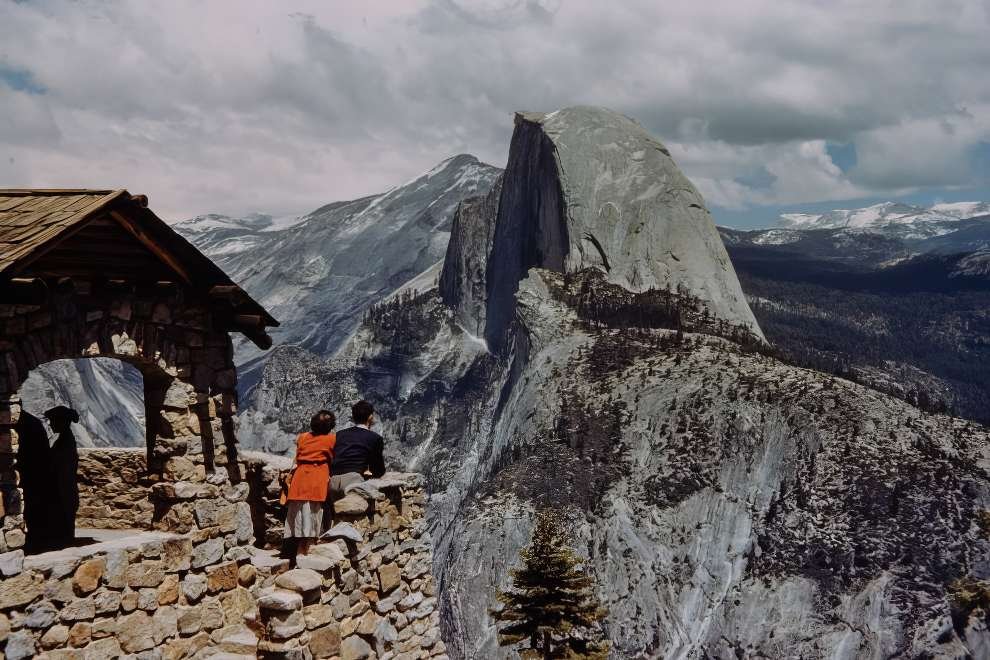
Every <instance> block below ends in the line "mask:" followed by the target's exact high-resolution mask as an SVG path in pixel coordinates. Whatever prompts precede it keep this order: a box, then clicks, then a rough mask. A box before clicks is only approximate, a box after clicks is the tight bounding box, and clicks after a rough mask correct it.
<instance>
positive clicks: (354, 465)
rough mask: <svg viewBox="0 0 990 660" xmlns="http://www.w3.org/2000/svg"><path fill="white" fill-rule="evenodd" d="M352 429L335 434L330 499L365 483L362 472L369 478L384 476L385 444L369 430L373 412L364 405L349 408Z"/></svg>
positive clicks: (368, 405) (335, 498)
mask: <svg viewBox="0 0 990 660" xmlns="http://www.w3.org/2000/svg"><path fill="white" fill-rule="evenodd" d="M351 421H353V422H354V426H352V427H350V428H346V429H344V430H342V431H338V432H337V444H336V445H334V456H333V465H332V466H331V471H332V475H333V476H332V477H331V478H330V497H331V499H332V500H339V499H340V498H341V497H343V496H344V491H345V490H346V489H347V487H348V486H349V485H351V484H353V483H356V482H358V481H363V480H364V472H365V471H368V472H370V473H371V476H372V477H380V476H382V475H383V474H385V456H384V451H385V440H384V439H383V438H382V436H380V435H378V434H377V433H375V432H374V431H372V430H371V427H372V426H374V424H375V409H374V408H373V407H372V405H371V404H370V403H368V402H367V401H358V402H357V403H355V404H354V405H353V406H351Z"/></svg>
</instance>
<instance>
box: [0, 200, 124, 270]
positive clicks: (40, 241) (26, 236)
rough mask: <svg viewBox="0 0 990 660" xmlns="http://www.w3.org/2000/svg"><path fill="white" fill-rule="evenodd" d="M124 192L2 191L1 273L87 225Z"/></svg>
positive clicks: (0, 229)
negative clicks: (50, 243)
mask: <svg viewBox="0 0 990 660" xmlns="http://www.w3.org/2000/svg"><path fill="white" fill-rule="evenodd" d="M126 192H127V191H125V190H0V274H7V272H8V271H11V270H13V269H15V268H16V266H17V264H18V263H19V262H21V261H23V260H24V259H26V258H28V257H30V255H31V254H32V253H33V252H34V251H35V250H37V249H38V248H40V247H42V246H44V245H47V244H48V243H49V242H50V241H52V240H56V239H58V237H59V236H60V235H61V234H62V233H64V232H66V231H67V230H69V229H71V228H72V227H73V226H75V225H77V224H79V223H80V222H85V221H86V220H87V219H89V218H91V217H92V216H93V215H94V214H95V213H97V212H98V211H99V210H100V209H102V208H103V207H105V206H106V205H107V204H109V203H110V202H112V201H113V200H115V199H117V198H119V197H121V196H123V195H124V194H125V193H126Z"/></svg>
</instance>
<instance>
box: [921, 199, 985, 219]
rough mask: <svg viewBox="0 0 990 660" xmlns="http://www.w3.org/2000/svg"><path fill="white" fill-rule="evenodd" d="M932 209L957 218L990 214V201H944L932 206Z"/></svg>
mask: <svg viewBox="0 0 990 660" xmlns="http://www.w3.org/2000/svg"><path fill="white" fill-rule="evenodd" d="M932 211H936V212H938V213H944V214H945V215H951V216H953V217H956V218H959V219H965V218H975V217H977V216H981V215H990V202H944V203H942V204H935V205H934V206H932Z"/></svg>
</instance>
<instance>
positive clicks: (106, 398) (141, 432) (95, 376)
mask: <svg viewBox="0 0 990 660" xmlns="http://www.w3.org/2000/svg"><path fill="white" fill-rule="evenodd" d="M17 395H18V397H19V398H20V400H21V407H22V409H23V410H24V411H27V412H29V413H31V414H33V415H35V416H37V417H40V416H41V415H43V414H44V412H45V411H46V410H48V409H50V408H53V407H55V406H58V405H64V406H68V407H70V408H73V409H75V410H77V411H78V412H79V417H80V419H79V422H78V424H76V425H74V426H73V431H74V432H75V436H76V441H77V443H78V444H79V447H81V448H82V447H86V448H89V447H144V446H145V410H144V376H143V374H142V372H141V369H139V368H138V367H136V366H135V365H133V364H131V363H129V362H126V361H124V360H119V359H116V358H106V357H94V358H76V359H70V358H64V359H59V360H53V361H51V362H46V363H45V364H41V365H38V366H37V367H35V368H34V369H33V370H31V372H30V373H29V374H28V377H27V379H26V380H25V381H24V383H23V384H22V385H21V389H20V390H19V391H18V393H17Z"/></svg>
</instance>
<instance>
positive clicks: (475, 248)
mask: <svg viewBox="0 0 990 660" xmlns="http://www.w3.org/2000/svg"><path fill="white" fill-rule="evenodd" d="M501 195H502V177H501V176H499V177H498V178H497V179H496V180H495V183H494V184H493V185H492V188H491V190H489V191H488V194H487V195H485V196H484V197H472V198H469V199H466V200H464V201H463V202H461V203H460V205H458V207H457V210H456V211H455V212H454V221H453V224H452V225H451V229H450V242H449V243H448V244H447V253H446V256H445V257H444V261H443V270H442V271H441V273H440V284H439V287H440V297H441V298H442V299H443V302H444V304H446V305H447V306H448V307H449V308H451V309H452V310H454V314H455V315H456V317H457V320H458V322H459V323H460V324H461V326H462V327H463V328H464V329H465V330H467V331H468V332H470V333H472V334H474V335H476V336H479V337H480V336H483V335H484V334H485V317H486V314H485V307H486V300H487V299H488V295H487V291H486V287H485V283H486V281H487V279H486V271H487V267H488V253H489V252H491V249H492V242H493V240H494V238H495V223H494V222H492V218H494V217H495V214H496V213H498V202H499V198H500V197H501Z"/></svg>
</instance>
